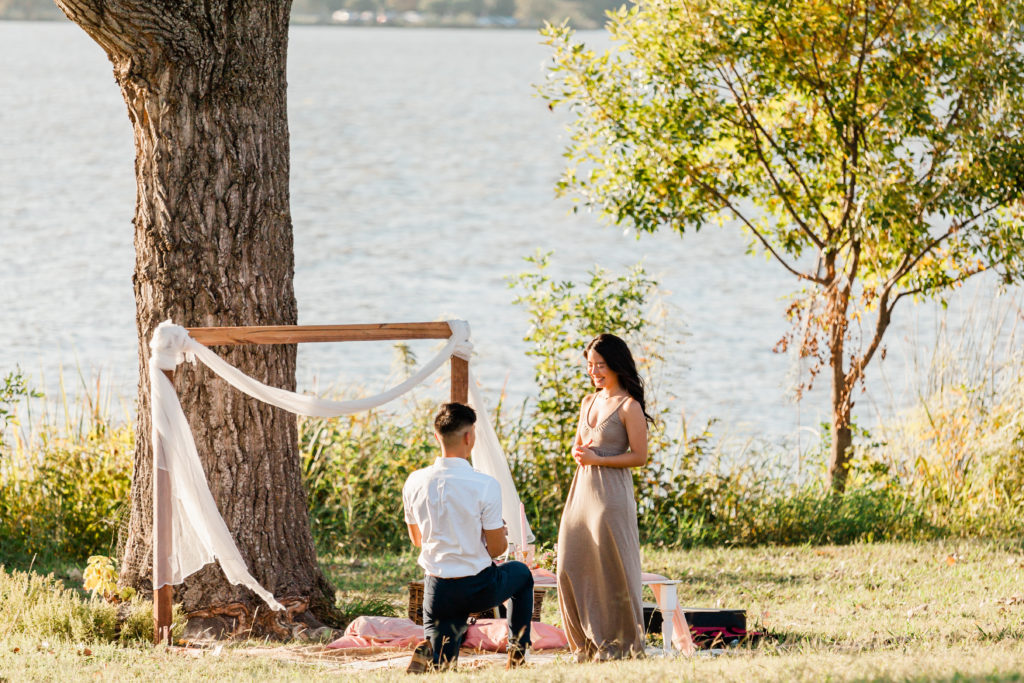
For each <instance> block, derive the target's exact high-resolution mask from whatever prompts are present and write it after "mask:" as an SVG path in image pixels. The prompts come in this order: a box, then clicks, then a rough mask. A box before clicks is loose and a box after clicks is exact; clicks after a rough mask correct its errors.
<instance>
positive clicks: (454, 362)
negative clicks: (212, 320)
mask: <svg viewBox="0 0 1024 683" xmlns="http://www.w3.org/2000/svg"><path fill="white" fill-rule="evenodd" d="M187 329H188V333H189V335H190V336H191V337H192V338H193V339H195V340H196V341H197V342H199V343H200V344H202V345H204V346H238V345H242V344H302V343H307V342H348V341H401V340H407V339H448V338H449V337H451V336H452V329H451V327H450V326H449V325H448V323H446V322H433V323H377V324H367V325H270V326H265V327H190V328H187ZM164 374H165V375H167V377H168V379H170V380H171V384H172V385H173V384H174V371H173V370H166V371H165V372H164ZM451 400H452V401H455V402H458V403H466V402H468V400H469V361H467V360H465V359H464V358H459V357H458V356H452V358H451ZM156 447H159V446H158V445H157V446H156ZM157 456H158V454H156V453H154V463H155V462H156V457H157ZM170 519H171V498H170V480H169V476H168V474H167V471H166V470H161V469H159V468H157V467H155V466H154V468H153V569H154V572H155V570H156V566H157V563H158V562H166V561H167V560H168V558H169V557H170V551H171V527H170ZM155 583H156V578H155V574H154V585H155ZM173 601H174V586H171V585H166V586H161V587H160V588H157V589H155V590H154V591H153V640H154V642H157V643H159V642H161V641H163V642H165V643H167V644H168V645H170V644H171V610H172V607H173Z"/></svg>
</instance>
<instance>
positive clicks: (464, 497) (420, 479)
mask: <svg viewBox="0 0 1024 683" xmlns="http://www.w3.org/2000/svg"><path fill="white" fill-rule="evenodd" d="M402 506H403V508H404V509H405V521H406V523H408V524H415V525H417V526H418V527H419V528H420V535H421V537H422V539H423V542H422V544H421V548H420V557H419V565H420V566H421V567H423V569H424V571H426V572H427V574H430V575H432V576H439V577H442V578H445V579H451V578H458V577H462V576H473V575H474V574H479V573H480V572H481V571H483V570H484V569H486V568H487V567H488V566H490V564H491V556H490V555H489V554H488V552H487V545H486V543H485V542H484V533H483V532H484V529H487V530H489V531H491V530H494V529H500V528H501V527H502V525H503V524H504V522H503V521H502V519H501V487H500V486H499V485H498V480H497V479H495V478H494V477H492V476H490V475H488V474H484V473H483V472H477V471H476V470H475V469H473V466H472V465H470V464H469V462H468V461H466V460H463V459H462V458H445V457H439V458H438V459H437V460H435V461H434V464H433V465H431V466H430V467H424V468H423V469H421V470H416V471H415V472H413V473H412V474H410V475H409V478H408V479H406V481H405V486H404V487H403V488H402Z"/></svg>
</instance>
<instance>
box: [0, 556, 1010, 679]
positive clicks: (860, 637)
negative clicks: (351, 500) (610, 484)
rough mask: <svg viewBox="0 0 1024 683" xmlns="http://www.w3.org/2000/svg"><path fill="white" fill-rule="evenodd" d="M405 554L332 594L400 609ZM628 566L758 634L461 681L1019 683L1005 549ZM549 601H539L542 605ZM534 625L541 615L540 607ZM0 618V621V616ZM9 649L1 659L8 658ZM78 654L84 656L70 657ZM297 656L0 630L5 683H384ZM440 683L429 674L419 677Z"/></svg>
mask: <svg viewBox="0 0 1024 683" xmlns="http://www.w3.org/2000/svg"><path fill="white" fill-rule="evenodd" d="M414 562H415V556H414V555H413V554H412V553H411V552H410V553H398V554H391V555H373V556H365V557H360V558H357V559H356V558H346V559H341V560H338V561H337V562H334V563H331V564H329V565H328V570H329V574H330V577H331V579H332V580H334V581H335V582H336V583H337V584H338V586H339V590H340V591H341V594H342V595H346V594H347V595H349V596H352V595H358V594H372V595H377V596H382V597H384V598H386V599H389V600H390V601H391V603H392V604H393V605H395V606H398V607H400V608H402V609H404V605H405V599H406V595H405V593H404V584H405V582H406V581H407V580H409V579H411V578H416V577H417V576H418V575H419V572H418V570H417V569H416V568H415V565H414ZM644 567H645V569H647V570H649V571H656V572H659V573H663V574H668V575H670V576H672V577H673V578H678V579H680V580H681V584H680V586H679V596H680V601H681V602H682V603H683V604H685V605H695V606H703V607H714V606H721V607H725V608H736V609H746V610H747V614H748V621H749V628H750V629H752V630H758V631H761V632H764V633H766V634H767V637H766V638H765V639H764V640H763V641H762V642H761V643H760V644H759V645H757V646H755V647H753V648H738V649H733V650H728V651H726V652H724V653H722V654H719V655H717V656H708V655H702V656H698V657H695V658H693V659H689V660H687V659H671V660H666V659H660V658H654V659H650V660H648V661H640V662H619V663H610V664H600V665H599V664H587V665H577V664H574V663H572V662H570V661H569V658H568V657H561V658H559V659H558V660H557V661H556V662H555V663H553V664H545V665H543V666H540V665H538V666H534V667H532V668H530V669H527V670H524V671H521V672H515V673H513V674H506V673H505V672H504V671H502V670H501V669H500V667H498V666H497V665H494V666H493V667H491V668H485V669H481V670H474V671H472V672H464V673H461V674H458V673H455V674H448V675H446V676H444V678H445V679H446V680H448V679H462V678H468V677H472V678H473V680H498V679H500V680H524V681H525V680H531V681H541V680H544V681H547V680H563V681H568V680H572V681H599V680H600V681H606V680H622V681H632V680H648V679H651V680H653V679H659V680H735V681H739V680H780V681H781V680H786V681H788V680H802V681H818V680H837V681H845V680H865V679H867V680H875V679H877V680H936V679H941V680H951V679H953V678H955V677H956V676H959V677H960V678H961V679H964V678H966V679H972V680H973V679H977V678H985V677H987V678H990V679H992V680H1019V679H1020V678H1022V676H1024V674H1022V672H1024V644H1022V643H1024V547H1022V545H1021V543H1020V542H1019V541H1017V540H1016V539H1014V540H1010V541H959V542H952V541H950V542H945V541H942V542H929V543H884V544H882V543H880V544H857V545H848V546H822V547H784V548H779V547H761V548H731V549H730V548H719V549H696V550H690V551H679V550H659V549H653V548H645V549H644ZM551 602H552V603H553V601H551ZM545 612H546V620H547V619H548V617H547V609H546V610H545ZM9 618H10V614H9V613H7V612H4V611H2V610H0V620H2V621H7V620H8V619H9ZM15 649H17V652H15V651H14V650H15ZM85 650H88V651H89V654H83V653H84V651H85ZM347 666H348V665H347V664H346V663H345V662H344V661H342V660H339V659H338V658H337V657H334V656H327V655H323V656H318V655H317V654H316V651H315V649H313V648H312V646H309V645H283V646H282V645H278V644H268V643H255V642H247V643H238V644H234V645H226V646H224V647H223V648H221V649H216V648H213V649H207V650H204V651H201V652H193V653H191V654H185V653H182V652H181V651H175V650H172V651H167V650H166V649H164V648H162V647H158V648H153V647H152V646H150V645H148V644H145V643H141V642H129V643H128V644H126V645H113V644H110V643H106V642H103V638H99V637H95V638H92V639H90V638H87V637H83V636H81V635H79V636H78V637H75V636H68V635H59V634H58V635H54V634H53V633H52V632H48V633H45V634H37V633H33V632H30V631H25V630H19V631H18V632H16V633H15V632H10V631H9V632H4V631H3V629H2V627H0V672H2V675H4V676H6V677H7V678H9V679H10V680H12V681H15V680H57V679H61V680H66V679H68V678H70V677H74V678H76V679H78V678H89V677H95V678H97V679H99V680H140V679H145V678H149V677H152V676H155V675H160V676H163V677H165V678H171V679H175V680H176V679H186V680H198V679H204V680H205V679H211V678H217V679H225V680H243V679H244V680H300V679H301V680H313V681H318V680H339V679H341V680H354V679H356V678H359V679H364V678H365V679H369V680H391V679H398V678H404V674H403V673H401V672H400V670H398V671H394V670H391V671H382V672H359V671H355V670H353V669H351V668H347ZM434 678H440V677H432V679H434Z"/></svg>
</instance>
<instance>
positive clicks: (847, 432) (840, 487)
mask: <svg viewBox="0 0 1024 683" xmlns="http://www.w3.org/2000/svg"><path fill="white" fill-rule="evenodd" d="M832 381H833V385H832V451H831V453H830V454H829V461H828V477H829V483H830V484H831V486H832V490H833V491H835V492H836V493H843V492H844V491H845V490H846V475H847V474H848V473H849V471H850V457H851V455H852V453H853V451H852V447H853V432H852V430H851V429H850V414H851V410H852V407H853V406H852V404H851V402H850V398H849V394H850V392H849V391H848V389H847V388H846V387H845V383H844V382H843V380H839V382H840V383H839V384H836V380H835V379H833V380H832Z"/></svg>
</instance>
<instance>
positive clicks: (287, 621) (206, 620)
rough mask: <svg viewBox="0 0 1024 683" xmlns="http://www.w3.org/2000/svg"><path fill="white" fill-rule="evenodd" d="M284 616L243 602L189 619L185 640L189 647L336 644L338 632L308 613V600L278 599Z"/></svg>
mask: <svg viewBox="0 0 1024 683" xmlns="http://www.w3.org/2000/svg"><path fill="white" fill-rule="evenodd" d="M278 602H280V603H281V604H282V605H284V607H285V611H284V612H275V611H274V610H272V609H270V608H268V607H267V606H266V605H265V604H263V603H262V602H261V603H259V604H257V605H256V606H255V608H251V607H250V606H249V605H246V604H244V603H241V602H233V603H230V604H227V605H220V606H216V607H209V608H207V609H201V610H197V611H195V612H192V613H190V614H189V615H188V622H187V624H186V625H185V633H184V636H183V639H184V640H185V641H186V642H189V643H209V642H213V641H219V640H245V639H248V638H269V639H271V640H276V641H279V642H285V641H292V640H299V641H303V642H310V641H323V640H326V639H328V638H329V639H331V640H333V639H334V637H335V634H336V631H335V630H334V629H333V628H331V627H329V626H326V625H324V624H323V622H321V621H320V620H319V619H317V618H316V617H315V616H314V615H313V613H312V612H310V611H309V610H308V607H309V598H308V597H286V598H282V599H279V600H278Z"/></svg>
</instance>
